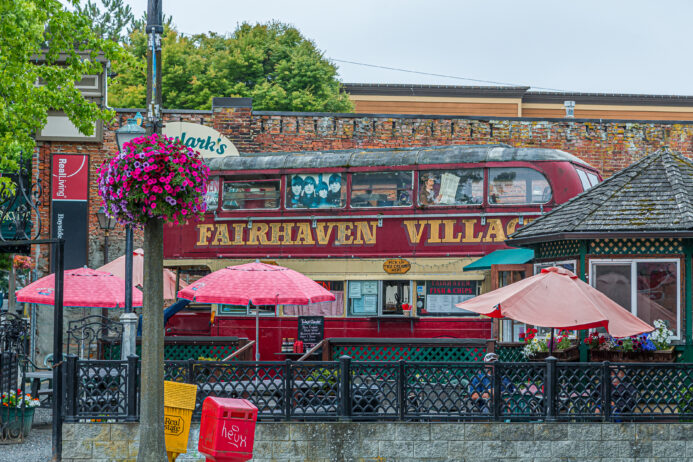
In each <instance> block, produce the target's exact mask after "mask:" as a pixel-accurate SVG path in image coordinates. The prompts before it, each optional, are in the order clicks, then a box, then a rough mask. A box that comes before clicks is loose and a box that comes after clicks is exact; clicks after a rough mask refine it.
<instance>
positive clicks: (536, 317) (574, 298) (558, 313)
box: [456, 266, 654, 337]
mask: <svg viewBox="0 0 693 462" xmlns="http://www.w3.org/2000/svg"><path fill="white" fill-rule="evenodd" d="M456 306H457V307H458V308H463V309H465V310H469V311H473V312H475V313H479V314H484V315H486V316H490V317H492V318H510V319H514V320H515V321H519V322H524V323H526V324H530V325H535V326H542V327H552V328H557V329H569V330H578V329H591V328H595V327H603V328H605V329H606V331H607V332H608V333H609V334H611V335H612V336H614V337H629V336H631V335H638V334H642V333H644V332H650V331H652V330H654V328H653V327H652V326H650V325H649V324H647V323H646V322H644V321H642V320H640V319H639V318H637V317H636V316H634V315H633V314H631V312H630V311H628V310H626V309H625V308H623V307H622V306H621V305H619V304H618V303H616V302H614V301H613V300H611V299H610V298H609V297H607V296H606V295H604V294H603V293H601V292H599V291H598V290H597V289H595V288H594V287H592V286H590V285H589V284H586V283H585V282H583V281H581V280H580V279H579V278H578V277H577V276H576V275H575V274H573V273H571V272H570V271H568V270H566V269H563V268H557V267H555V266H554V267H551V268H545V269H542V270H541V273H540V274H536V275H534V276H532V277H529V278H527V279H523V280H521V281H518V282H516V283H514V284H510V285H508V286H505V287H501V288H500V289H496V290H494V291H492V292H489V293H486V294H483V295H479V296H478V297H475V298H472V299H469V300H467V301H465V302H462V303H459V304H457V305H456Z"/></svg>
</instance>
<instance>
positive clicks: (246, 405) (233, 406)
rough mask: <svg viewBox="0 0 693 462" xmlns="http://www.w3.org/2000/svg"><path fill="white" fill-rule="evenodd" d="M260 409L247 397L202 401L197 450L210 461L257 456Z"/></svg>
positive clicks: (226, 461)
mask: <svg viewBox="0 0 693 462" xmlns="http://www.w3.org/2000/svg"><path fill="white" fill-rule="evenodd" d="M255 422H257V408H256V407H255V405H254V404H253V403H251V402H250V401H248V400H247V399H232V398H216V397H213V396H208V397H207V398H205V400H204V402H203V403H202V420H201V422H200V440H199V441H198V443H197V450H198V451H200V453H201V454H204V455H205V456H207V462H210V461H213V462H241V461H246V460H250V459H252V458H253V443H254V442H255Z"/></svg>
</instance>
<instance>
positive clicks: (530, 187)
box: [488, 167, 552, 205]
mask: <svg viewBox="0 0 693 462" xmlns="http://www.w3.org/2000/svg"><path fill="white" fill-rule="evenodd" d="M551 197H552V192H551V186H550V185H549V182H548V181H547V180H546V178H545V177H544V175H542V174H541V173H540V172H538V171H536V170H533V169H531V168H522V167H516V168H490V169H489V185H488V202H489V204H495V205H506V204H545V203H547V202H549V201H550V200H551Z"/></svg>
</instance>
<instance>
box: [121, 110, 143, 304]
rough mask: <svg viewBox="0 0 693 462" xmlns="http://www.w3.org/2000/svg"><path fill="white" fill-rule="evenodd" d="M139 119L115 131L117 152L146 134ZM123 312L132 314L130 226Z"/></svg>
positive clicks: (127, 227)
mask: <svg viewBox="0 0 693 462" xmlns="http://www.w3.org/2000/svg"><path fill="white" fill-rule="evenodd" d="M138 118H141V116H140V114H139V113H137V117H135V119H128V120H127V122H126V124H125V125H123V126H122V127H120V128H119V129H118V130H116V132H115V135H116V143H117V144H118V152H121V151H122V150H123V147H124V145H125V143H129V142H130V141H132V140H134V139H135V138H137V137H140V136H142V135H144V134H145V133H146V131H145V129H144V128H142V127H140V125H139V124H138V123H137V120H136V119H138ZM125 312H126V313H132V226H130V225H126V226H125Z"/></svg>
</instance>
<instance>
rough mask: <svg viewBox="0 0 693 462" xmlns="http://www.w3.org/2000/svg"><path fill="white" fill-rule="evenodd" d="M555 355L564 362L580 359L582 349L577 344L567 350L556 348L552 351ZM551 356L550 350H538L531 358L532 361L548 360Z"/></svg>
mask: <svg viewBox="0 0 693 462" xmlns="http://www.w3.org/2000/svg"><path fill="white" fill-rule="evenodd" d="M552 355H553V357H554V358H556V359H558V360H559V361H562V362H572V361H578V360H579V359H580V350H578V346H577V345H573V346H571V347H568V348H566V349H565V350H556V351H554V352H553V353H552ZM548 357H549V352H548V351H538V352H536V353H534V356H532V357H531V358H530V361H546V358H548Z"/></svg>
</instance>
